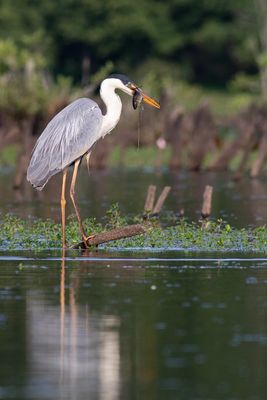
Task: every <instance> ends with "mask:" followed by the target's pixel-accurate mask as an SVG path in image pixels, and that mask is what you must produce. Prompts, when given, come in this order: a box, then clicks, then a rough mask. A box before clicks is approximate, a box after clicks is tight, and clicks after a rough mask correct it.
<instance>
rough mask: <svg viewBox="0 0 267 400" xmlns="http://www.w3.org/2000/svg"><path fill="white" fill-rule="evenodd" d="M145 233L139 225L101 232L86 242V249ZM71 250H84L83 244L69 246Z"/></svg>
mask: <svg viewBox="0 0 267 400" xmlns="http://www.w3.org/2000/svg"><path fill="white" fill-rule="evenodd" d="M145 232H146V229H145V228H144V226H143V225H141V224H136V225H127V226H122V227H120V228H116V229H112V230H111V231H107V232H101V233H98V234H96V235H95V236H92V237H91V238H89V239H88V240H87V244H88V247H90V246H97V245H99V244H101V243H107V242H111V241H112V240H117V239H123V238H127V237H131V236H136V235H141V234H143V233H145ZM71 248H73V249H80V248H85V245H84V242H80V243H77V244H75V245H73V246H71Z"/></svg>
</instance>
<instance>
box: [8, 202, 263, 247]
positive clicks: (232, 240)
mask: <svg viewBox="0 0 267 400" xmlns="http://www.w3.org/2000/svg"><path fill="white" fill-rule="evenodd" d="M131 222H137V221H136V219H135V220H134V221H129V220H127V218H126V217H122V216H121V215H120V212H119V210H118V207H117V206H116V205H115V206H112V208H111V209H110V210H109V211H108V212H107V214H106V217H105V218H104V222H103V223H99V222H97V221H96V220H95V219H93V218H92V219H86V220H85V221H84V226H85V229H86V231H87V232H89V233H90V234H92V233H99V232H103V231H106V230H110V229H112V228H117V227H118V226H122V225H126V224H127V223H131ZM139 222H140V220H139ZM147 226H148V228H147V232H146V233H145V234H143V235H139V236H135V237H130V238H125V239H120V240H116V241H113V242H109V243H106V244H103V245H101V246H99V247H100V248H104V249H107V250H108V249H117V250H119V249H121V250H124V249H141V250H142V249H145V250H149V249H151V250H157V249H166V250H168V249H177V250H196V251H231V250H238V251H260V252H264V251H265V250H266V249H267V228H266V226H265V225H264V226H260V227H257V228H252V227H249V228H243V229H236V228H233V227H231V226H230V224H228V223H226V222H224V221H222V220H217V221H208V222H206V223H205V225H203V224H201V223H194V222H188V221H187V220H185V219H180V220H178V221H176V222H175V223H173V224H172V225H171V226H167V227H161V226H160V225H159V223H158V222H154V223H153V222H151V223H149V225H147ZM66 237H67V241H68V243H69V244H70V245H72V244H74V243H78V242H80V240H81V236H80V232H79V227H78V224H77V222H76V219H75V218H74V217H73V216H72V217H70V218H68V221H67V227H66ZM60 247H61V224H58V223H55V222H53V221H52V220H41V219H30V220H23V219H20V218H18V217H16V216H13V215H8V216H5V217H3V218H2V219H0V249H2V250H20V249H21V250H24V249H33V250H42V249H54V248H60Z"/></svg>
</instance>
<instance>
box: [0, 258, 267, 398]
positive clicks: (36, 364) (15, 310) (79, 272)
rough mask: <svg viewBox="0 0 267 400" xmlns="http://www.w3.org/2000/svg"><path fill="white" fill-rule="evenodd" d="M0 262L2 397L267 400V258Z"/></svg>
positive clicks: (67, 259)
mask: <svg viewBox="0 0 267 400" xmlns="http://www.w3.org/2000/svg"><path fill="white" fill-rule="evenodd" d="M0 256H1V258H0V282H1V283H0V300H1V303H0V304H1V311H0V343H1V345H0V346H1V358H2V360H6V361H7V360H8V362H6V361H5V368H1V370H0V398H5V399H6V398H11V399H37V398H38V399H85V398H90V399H104V400H113V399H114V400H115V399H123V400H124V399H177V398H179V399H203V400H204V399H205V400H206V399H262V398H265V397H266V392H267V390H266V385H265V363H266V357H267V329H266V328H267V325H266V318H265V317H266V310H267V300H266V289H267V259H266V258H265V259H264V258H260V257H255V256H254V258H250V256H249V255H247V257H246V258H241V255H240V254H235V257H234V256H233V257H232V256H231V257H228V258H227V259H226V258H220V259H218V257H216V256H215V255H213V256H211V255H207V254H202V255H200V254H199V255H197V256H196V254H195V253H194V254H190V253H184V254H182V253H180V254H178V253H172V254H170V253H168V254H164V253H161V254H154V255H153V258H151V257H150V258H148V256H149V255H148V254H145V253H143V254H142V253H140V254H139V253H138V254H137V258H134V254H130V253H128V254H121V253H115V252H113V253H104V252H96V253H90V254H80V253H77V252H67V254H66V258H63V260H62V259H61V254H60V253H59V252H41V253H37V254H32V253H30V252H16V253H15V254H13V258H11V257H9V254H7V253H6V252H5V253H1V254H0ZM150 256H151V254H150ZM198 256H199V257H198ZM252 267H253V268H252Z"/></svg>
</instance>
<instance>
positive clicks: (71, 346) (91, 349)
mask: <svg viewBox="0 0 267 400" xmlns="http://www.w3.org/2000/svg"><path fill="white" fill-rule="evenodd" d="M79 272H80V271H79V270H77V271H73V272H72V273H71V274H70V275H69V274H68V275H67V274H66V265H65V254H64V253H63V255H62V264H61V273H60V285H59V288H58V289H57V290H59V300H60V302H59V303H60V304H59V305H58V304H53V301H51V302H50V301H49V296H47V294H44V296H43V298H42V297H41V296H40V292H39V293H38V295H36V296H35V295H34V293H32V296H31V297H30V299H29V300H28V304H27V313H28V315H27V320H28V323H29V331H30V332H29V334H28V335H27V337H28V348H29V351H28V354H29V364H30V370H31V372H30V374H29V376H30V380H31V382H29V385H27V387H28V388H29V393H27V394H28V396H29V397H34V396H37V397H38V393H42V392H43V390H44V391H45V392H46V393H47V395H48V397H49V393H48V390H50V391H51V396H52V397H53V398H56V397H57V396H55V395H56V392H58V398H61V399H66V398H70V399H76V398H98V399H103V400H113V399H114V400H115V399H117V398H119V374H120V346H119V332H118V328H119V325H120V320H119V318H118V317H117V316H114V315H103V314H99V313H96V312H94V311H92V310H91V307H90V304H80V303H78V301H77V296H78V290H79V285H80V275H79ZM67 280H68V281H67ZM88 289H90V288H88ZM42 386H43V387H42ZM42 389H43V390H42ZM43 393H44V392H43ZM52 393H53V394H52ZM37 397H36V398H37Z"/></svg>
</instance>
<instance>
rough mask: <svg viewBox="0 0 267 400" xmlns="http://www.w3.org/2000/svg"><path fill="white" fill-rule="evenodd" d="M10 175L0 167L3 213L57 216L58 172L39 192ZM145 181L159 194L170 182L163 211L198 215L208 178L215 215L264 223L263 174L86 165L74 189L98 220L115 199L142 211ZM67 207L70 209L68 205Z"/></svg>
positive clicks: (266, 191) (127, 209) (266, 189)
mask: <svg viewBox="0 0 267 400" xmlns="http://www.w3.org/2000/svg"><path fill="white" fill-rule="evenodd" d="M69 175H70V174H69ZM69 178H70V176H69ZM12 181H13V172H12V171H8V170H7V171H3V170H2V171H1V170H0V193H1V196H0V211H1V212H2V213H3V214H5V213H7V212H12V213H15V214H16V215H18V216H21V217H23V218H27V217H28V216H29V215H30V216H32V215H34V216H38V217H42V218H53V219H55V220H57V221H60V204H59V198H60V191H61V176H60V174H59V175H56V176H55V177H53V179H51V181H50V182H49V183H48V184H47V186H46V188H45V190H44V191H43V192H37V191H36V190H33V189H32V188H31V186H30V185H29V184H28V183H26V184H25V186H24V187H23V188H22V190H20V191H15V192H14V190H13V189H12ZM149 184H156V185H157V187H158V192H157V195H159V193H160V191H161V190H162V189H163V187H164V185H170V186H171V188H172V190H171V192H170V195H169V196H168V199H167V201H166V205H165V208H164V209H165V211H166V210H168V211H172V212H174V213H178V212H179V211H180V210H181V209H184V211H185V216H186V217H188V218H189V220H194V221H197V220H198V219H199V217H200V211H201V206H202V196H203V191H204V188H205V185H207V184H209V185H213V187H214V194H213V207H212V216H213V217H214V218H223V219H225V220H227V221H228V222H230V223H231V224H232V225H233V226H237V227H245V226H247V225H248V224H252V225H262V224H264V223H265V222H266V221H267V185H266V181H265V179H264V178H262V179H249V178H244V179H242V180H241V181H240V182H237V183H234V182H233V181H232V180H231V175H230V174H227V173H219V174H215V173H188V172H187V173H186V172H182V173H170V172H167V171H166V172H165V173H161V174H156V173H155V172H154V171H151V170H149V169H147V170H141V171H140V170H132V171H125V170H119V171H118V170H113V171H92V173H91V175H90V176H88V174H87V171H86V170H85V169H81V171H80V172H79V176H78V182H77V191H76V192H77V198H78V204H79V207H80V210H81V213H82V216H83V217H84V218H85V217H90V216H93V217H96V218H97V219H98V220H99V219H101V218H102V217H103V215H104V214H105V212H106V210H107V209H108V208H109V207H110V206H111V205H112V204H113V203H115V202H118V203H119V204H120V207H121V209H122V211H123V212H124V213H126V214H130V215H136V214H140V213H141V212H142V211H143V207H144V203H145V197H146V191H147V187H148V185H149ZM163 211H164V210H163ZM68 212H69V213H73V208H72V207H71V205H70V206H69V208H68ZM163 215H164V212H163Z"/></svg>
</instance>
